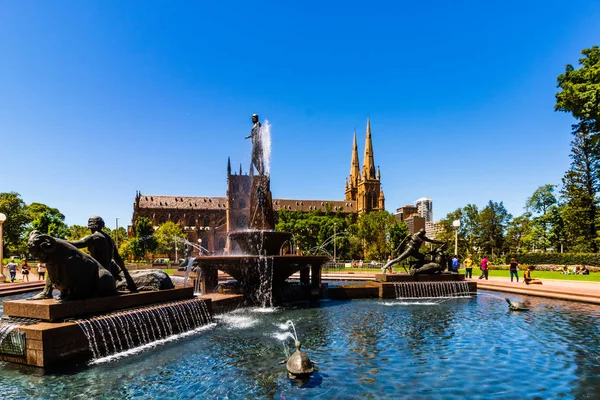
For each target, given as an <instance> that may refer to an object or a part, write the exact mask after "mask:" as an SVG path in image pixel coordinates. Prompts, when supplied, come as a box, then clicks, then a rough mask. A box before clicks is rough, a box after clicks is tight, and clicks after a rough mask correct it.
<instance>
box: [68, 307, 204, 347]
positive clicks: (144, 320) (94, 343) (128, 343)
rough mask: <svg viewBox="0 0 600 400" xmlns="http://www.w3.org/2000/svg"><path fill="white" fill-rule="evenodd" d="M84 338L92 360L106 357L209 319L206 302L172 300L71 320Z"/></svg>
mask: <svg viewBox="0 0 600 400" xmlns="http://www.w3.org/2000/svg"><path fill="white" fill-rule="evenodd" d="M75 322H76V323H77V325H78V326H79V327H80V328H81V330H82V331H83V333H84V335H85V336H86V338H87V339H88V343H89V348H90V351H91V353H92V355H93V359H98V358H102V357H107V356H111V355H115V354H118V353H122V352H124V351H128V350H131V349H134V348H138V347H141V346H145V345H149V344H152V343H154V342H157V341H160V340H163V339H167V338H169V337H172V336H173V335H176V334H181V333H185V332H189V331H193V330H195V329H197V328H199V327H202V326H204V325H206V324H209V323H211V322H212V316H211V314H210V312H209V310H208V307H207V305H206V302H205V301H204V300H200V299H193V300H183V301H175V302H170V303H164V304H159V305H155V306H150V307H142V308H137V309H132V310H127V311H122V312H117V313H113V314H109V315H102V316H98V317H92V318H88V319H80V320H76V321H75Z"/></svg>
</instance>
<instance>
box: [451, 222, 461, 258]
mask: <svg viewBox="0 0 600 400" xmlns="http://www.w3.org/2000/svg"><path fill="white" fill-rule="evenodd" d="M452 226H453V227H454V230H455V233H454V255H458V228H459V227H460V220H459V219H455V220H454V221H453V222H452Z"/></svg>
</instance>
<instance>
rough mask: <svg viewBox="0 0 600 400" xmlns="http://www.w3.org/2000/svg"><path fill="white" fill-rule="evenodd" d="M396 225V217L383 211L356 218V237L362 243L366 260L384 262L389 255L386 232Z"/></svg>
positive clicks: (389, 249) (389, 247) (389, 248)
mask: <svg viewBox="0 0 600 400" xmlns="http://www.w3.org/2000/svg"><path fill="white" fill-rule="evenodd" d="M397 223H398V221H397V220H396V217H394V216H393V215H392V214H390V213H389V212H387V211H384V210H381V211H374V212H370V213H367V214H362V215H360V216H359V217H358V221H357V224H358V237H359V238H360V239H361V240H362V241H363V246H364V248H365V258H366V259H367V260H385V259H386V258H387V256H388V255H389V254H391V250H392V249H391V245H390V244H389V243H388V238H389V235H388V232H389V230H390V228H391V227H392V226H394V225H395V224H397Z"/></svg>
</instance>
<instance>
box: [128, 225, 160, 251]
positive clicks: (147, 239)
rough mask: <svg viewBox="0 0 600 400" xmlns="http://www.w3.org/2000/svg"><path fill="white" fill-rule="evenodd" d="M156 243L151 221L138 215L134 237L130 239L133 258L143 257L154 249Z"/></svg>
mask: <svg viewBox="0 0 600 400" xmlns="http://www.w3.org/2000/svg"><path fill="white" fill-rule="evenodd" d="M157 246H158V243H157V241H156V238H155V237H154V228H152V222H151V221H150V219H148V218H145V217H139V218H138V220H137V223H136V225H135V238H133V239H132V240H131V252H132V254H133V256H134V257H135V258H137V259H138V260H139V259H144V258H145V257H146V255H147V253H152V252H154V250H156V247H157Z"/></svg>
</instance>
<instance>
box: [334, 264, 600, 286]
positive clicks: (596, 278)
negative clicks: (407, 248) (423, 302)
mask: <svg viewBox="0 0 600 400" xmlns="http://www.w3.org/2000/svg"><path fill="white" fill-rule="evenodd" d="M323 272H324V273H327V274H348V273H353V272H354V273H370V274H380V273H381V268H344V269H330V270H323ZM394 272H397V273H402V272H404V268H402V267H395V268H394ZM460 273H462V274H464V273H465V270H464V269H461V270H460ZM524 273H525V271H519V279H523V274H524ZM480 274H481V270H480V269H479V268H473V277H475V278H476V277H479V275H480ZM489 276H498V277H504V278H510V273H509V271H508V270H495V269H492V270H490V273H489ZM531 277H532V278H538V279H559V280H568V281H587V282H600V273H599V272H591V273H590V274H589V275H562V274H561V273H560V272H558V271H535V270H534V271H533V272H532V273H531Z"/></svg>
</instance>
